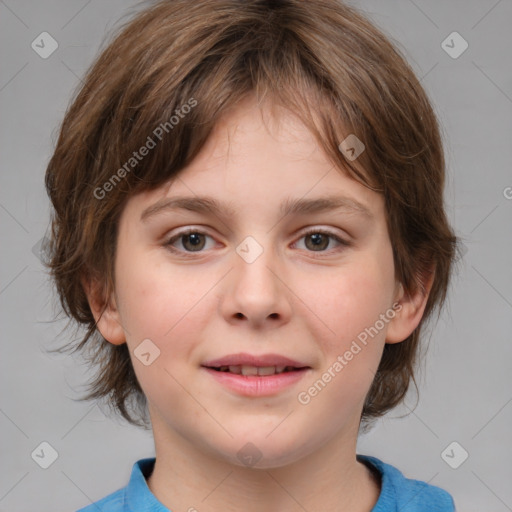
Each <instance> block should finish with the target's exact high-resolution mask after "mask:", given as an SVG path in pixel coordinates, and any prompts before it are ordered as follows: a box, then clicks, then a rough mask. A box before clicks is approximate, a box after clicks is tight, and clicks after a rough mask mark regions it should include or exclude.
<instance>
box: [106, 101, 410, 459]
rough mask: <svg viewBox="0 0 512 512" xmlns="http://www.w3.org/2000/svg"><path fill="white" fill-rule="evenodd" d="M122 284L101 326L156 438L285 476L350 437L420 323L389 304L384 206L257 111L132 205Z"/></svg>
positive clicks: (230, 124)
mask: <svg viewBox="0 0 512 512" xmlns="http://www.w3.org/2000/svg"><path fill="white" fill-rule="evenodd" d="M262 113H263V115H264V116H265V117H264V118H263V117H262ZM264 121H265V122H264ZM177 198H187V199H188V201H187V202H186V203H185V202H184V201H182V202H181V207H180V204H177V203H176V202H175V203H174V205H173V204H171V200H176V199H177ZM199 198H208V200H209V201H210V203H207V208H203V209H201V203H200V202H198V199H199ZM321 199H322V200H323V199H332V200H334V201H338V206H337V207H336V208H333V207H330V208H327V209H322V208H319V206H322V204H321V203H319V202H318V200H321ZM212 201H214V202H215V204H216V205H218V208H219V209H218V210H214V209H213V208H212V204H213V203H212ZM298 201H301V202H302V203H298ZM297 204H299V205H300V204H302V206H303V208H294V209H293V208H292V209H288V210H286V207H290V205H297ZM308 205H309V207H308V208H305V207H304V206H308ZM184 206H186V207H184ZM324 206H325V204H324ZM115 281H116V290H115V308H114V310H113V311H111V312H110V313H109V315H110V316H109V315H107V316H106V317H105V318H104V319H103V320H101V322H100V323H99V326H100V330H102V328H103V329H104V330H102V333H103V334H104V336H105V337H106V338H107V339H108V340H109V341H110V342H112V343H123V342H125V341H126V343H127V344H128V347H129V349H130V354H131V357H132V363H133V366H134V368H135V372H136V375H137V378H138V380H139V382H140V385H141V387H142V388H143V390H144V393H145V395H146V397H147V399H148V403H149V409H150V414H151V419H152V423H153V429H154V434H155V440H157V438H158V439H162V440H163V439H166V440H167V441H168V442H173V441H176V440H180V442H189V443H190V445H191V446H195V447H196V448H197V449H198V450H200V451H201V452H202V453H208V454H210V455H212V456H214V457H216V458H218V459H221V460H224V461H226V462H229V463H233V464H237V465H241V464H242V463H243V460H242V459H241V456H243V455H246V453H245V452H250V450H251V449H252V450H255V452H256V453H257V454H258V456H259V457H261V459H260V460H259V462H258V464H257V466H258V467H278V466H283V465H285V464H289V463H293V462H294V461H298V460H299V459H301V458H302V457H305V456H306V455H309V454H311V453H313V452H315V451H317V450H320V449H321V448H322V447H325V446H327V445H328V444H329V443H333V442H337V441H339V440H341V439H345V440H347V439H353V440H354V442H355V437H356V435H357V428H358V425H359V418H360V414H361V410H362V407H363V403H364V400H365V396H366V394H367V392H368V389H369V387H370V385H371V382H372V379H373V376H374V374H375V372H376V370H377V367H378V364H379V361H380V358H381V354H382V350H383V348H384V344H385V343H386V342H394V341H401V339H404V338H405V337H406V336H407V335H408V334H409V333H410V331H412V329H413V328H414V325H412V324H411V323H409V324H407V325H406V324H405V323H404V322H402V324H400V321H401V313H403V312H400V313H399V312H395V311H394V310H393V309H392V307H393V304H394V303H395V301H396V300H397V299H398V300H399V299H400V298H401V295H399V292H400V289H401V287H399V286H398V285H397V283H396V282H395V276H394V266H393V254H392V247H391V243H390V239H389V235H388V232H387V228H386V221H385V210H384V202H383V199H382V197H381V196H380V195H378V194H377V193H375V192H373V191H370V190H368V189H367V188H365V187H364V186H362V185H361V184H359V183H357V182H356V181H354V180H353V179H351V178H349V177H348V176H347V175H345V174H344V173H343V172H342V171H341V170H339V169H337V168H335V167H333V165H332V163H330V162H329V160H328V159H327V157H326V156H325V155H324V153H323V152H322V151H321V149H320V147H319V146H318V144H317V142H316V141H315V140H314V138H313V136H312V135H311V134H310V133H309V132H308V130H307V129H306V127H305V126H303V125H302V124H301V123H300V122H299V121H298V120H297V119H295V118H294V117H292V116H291V115H290V114H287V113H285V112H282V113H281V115H279V116H278V117H274V116H272V115H271V114H270V111H267V110H265V109H264V110H263V111H260V109H259V107H257V106H256V105H255V104H253V103H251V102H246V103H245V104H244V105H243V106H241V107H240V108H239V109H238V110H236V111H234V112H233V113H231V114H230V115H229V116H228V117H226V118H224V119H223V120H222V122H220V123H219V124H218V125H217V127H216V130H215V131H214V133H213V134H212V136H211V138H210V139H209V141H208V143H207V144H206V145H205V147H204V148H203V150H202V151H201V153H200V154H199V155H198V156H197V158H196V159H195V160H194V161H193V162H192V163H191V165H189V166H188V167H187V168H185V169H184V170H183V171H182V172H181V173H180V174H179V175H178V177H177V178H176V179H175V180H174V181H173V182H172V183H169V184H167V185H166V186H165V187H161V188H160V189H158V190H153V191H150V192H147V193H142V194H139V195H136V196H134V197H133V198H131V199H130V200H129V201H128V203H127V205H126V207H125V209H124V211H123V214H122V216H121V219H120V225H119V237H118V246H117V256H116V261H115ZM400 307H401V306H399V308H400ZM395 308H396V305H395ZM113 318H115V319H116V322H118V326H121V327H118V328H117V330H116V328H115V327H112V326H110V327H109V325H108V322H111V323H113V320H112V319H113ZM109 329H110V330H109ZM364 333H366V336H365V334H364ZM370 333H371V335H370ZM363 340H365V341H363ZM226 358H228V359H226ZM229 358H231V359H229ZM284 358H286V360H285V359H284ZM283 366H291V367H293V370H292V369H291V368H289V369H288V370H287V371H285V372H284V373H281V374H277V375H276V374H274V375H254V373H259V374H272V373H274V372H275V371H276V370H278V371H282V370H283V368H282V367H283ZM214 367H216V368H217V369H213V368H214ZM220 367H223V368H221V369H222V370H226V367H229V368H228V369H229V371H228V372H226V371H219V368H220ZM261 368H264V369H263V370H262V369H261ZM299 368H301V369H299ZM240 372H242V374H240ZM247 443H252V445H254V447H255V448H248V447H247V446H246V444H247ZM244 450H245V452H244Z"/></svg>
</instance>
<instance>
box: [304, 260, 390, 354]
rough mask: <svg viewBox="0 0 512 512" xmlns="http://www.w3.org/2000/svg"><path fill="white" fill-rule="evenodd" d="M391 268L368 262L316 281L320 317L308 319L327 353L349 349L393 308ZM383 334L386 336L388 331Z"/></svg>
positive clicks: (315, 299)
mask: <svg viewBox="0 0 512 512" xmlns="http://www.w3.org/2000/svg"><path fill="white" fill-rule="evenodd" d="M388 267H389V264H384V263H383V262H382V261H378V260H377V259H376V258H367V259H365V260H364V261H363V260H361V262H360V263H359V264H357V265H351V266H347V267H346V268H340V269H339V271H338V272H336V273H335V274H329V275H328V276H327V275H326V276H325V279H322V280H321V281H320V282H319V281H318V280H315V286H316V287H317V289H318V290H319V293H316V294H314V295H311V294H310V296H311V301H312V308H311V309H312V310H313V311H314V313H315V314H316V315H317V316H315V315H313V316H312V315H311V313H310V314H309V315H308V317H309V318H311V319H312V321H314V322H315V323H316V324H317V328H316V330H317V333H318V335H319V338H320V339H322V340H324V343H323V350H324V351H325V352H327V353H329V354H332V353H334V352H336V353H338V352H339V351H340V350H343V349H346V347H348V346H349V345H350V343H351V341H352V340H355V339H357V337H358V335H359V334H360V333H362V332H365V329H368V328H370V327H371V326H373V325H374V324H375V323H376V321H378V319H379V316H380V315H381V314H383V313H385V312H386V310H387V309H388V308H389V307H390V304H391V298H392V292H393V286H394V283H393V270H392V268H391V269H389V268H388ZM310 284H312V283H310ZM303 293H305V290H304V291H303ZM315 318H316V320H315ZM379 326H380V324H379ZM381 330H382V331H383V333H382V334H383V335H384V334H385V329H381Z"/></svg>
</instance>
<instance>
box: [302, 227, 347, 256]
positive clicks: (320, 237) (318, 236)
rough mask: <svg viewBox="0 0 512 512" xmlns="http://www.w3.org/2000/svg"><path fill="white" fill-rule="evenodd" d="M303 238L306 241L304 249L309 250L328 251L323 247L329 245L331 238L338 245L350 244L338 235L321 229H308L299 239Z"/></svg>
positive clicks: (345, 245)
mask: <svg viewBox="0 0 512 512" xmlns="http://www.w3.org/2000/svg"><path fill="white" fill-rule="evenodd" d="M303 238H304V239H305V241H306V243H305V246H306V249H307V250H309V251H311V252H328V251H326V250H325V249H327V247H329V244H330V241H331V240H334V241H335V242H336V243H337V244H338V246H339V245H341V246H344V247H348V246H349V245H350V243H349V242H347V241H346V240H344V239H343V238H340V237H339V236H338V235H335V234H334V233H331V232H330V231H326V230H322V229H310V230H309V231H307V232H306V233H304V234H303V235H302V236H301V238H300V240H302V239H303ZM297 243H298V242H297Z"/></svg>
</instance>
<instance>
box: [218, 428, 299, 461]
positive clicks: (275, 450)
mask: <svg viewBox="0 0 512 512" xmlns="http://www.w3.org/2000/svg"><path fill="white" fill-rule="evenodd" d="M267 435H268V432H265V434H259V435H253V436H250V435H247V436H237V437H236V440H235V441H233V440H231V441H230V445H231V449H229V450H227V453H226V451H224V452H223V453H222V454H221V456H222V457H223V458H224V460H226V462H228V463H229V464H232V465H235V466H238V467H241V468H247V469H272V468H280V467H284V466H288V465H290V464H293V463H294V462H297V461H298V460H300V459H301V458H302V457H304V456H305V455H306V454H307V453H306V447H305V445H304V442H300V440H299V439H296V440H293V439H290V437H289V436H288V438H287V439H285V438H284V437H280V436H279V435H277V433H272V434H271V435H270V436H269V437H266V436H267ZM273 436H274V437H273Z"/></svg>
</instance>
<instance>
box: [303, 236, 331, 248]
mask: <svg viewBox="0 0 512 512" xmlns="http://www.w3.org/2000/svg"><path fill="white" fill-rule="evenodd" d="M329 238H330V236H328V235H326V234H324V233H313V234H311V235H306V236H305V239H306V247H307V248H308V249H311V250H312V251H323V250H325V249H326V248H327V247H328V246H329ZM307 240H310V241H311V243H310V244H308V243H307Z"/></svg>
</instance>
